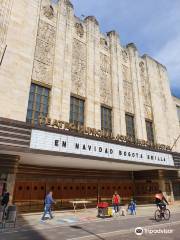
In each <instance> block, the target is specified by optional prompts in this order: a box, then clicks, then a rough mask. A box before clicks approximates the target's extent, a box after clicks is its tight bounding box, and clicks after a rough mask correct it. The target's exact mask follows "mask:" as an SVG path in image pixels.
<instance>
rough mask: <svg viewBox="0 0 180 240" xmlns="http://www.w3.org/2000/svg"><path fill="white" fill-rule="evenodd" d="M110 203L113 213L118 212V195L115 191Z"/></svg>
mask: <svg viewBox="0 0 180 240" xmlns="http://www.w3.org/2000/svg"><path fill="white" fill-rule="evenodd" d="M112 204H113V207H114V211H115V213H118V212H119V205H120V196H119V194H118V193H117V192H115V193H114V194H113V197H112Z"/></svg>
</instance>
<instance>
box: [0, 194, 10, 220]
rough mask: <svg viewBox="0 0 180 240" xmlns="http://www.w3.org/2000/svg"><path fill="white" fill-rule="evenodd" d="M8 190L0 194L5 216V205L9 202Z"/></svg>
mask: <svg viewBox="0 0 180 240" xmlns="http://www.w3.org/2000/svg"><path fill="white" fill-rule="evenodd" d="M9 196H10V194H9V192H7V190H5V191H4V193H3V195H2V200H1V206H2V207H3V216H4V217H5V216H6V214H7V205H8V203H9Z"/></svg>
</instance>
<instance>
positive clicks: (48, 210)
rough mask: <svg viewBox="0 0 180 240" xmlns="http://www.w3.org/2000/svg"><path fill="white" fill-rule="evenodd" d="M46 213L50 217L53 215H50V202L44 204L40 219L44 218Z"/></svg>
mask: <svg viewBox="0 0 180 240" xmlns="http://www.w3.org/2000/svg"><path fill="white" fill-rule="evenodd" d="M47 213H49V216H50V218H51V219H52V218H53V215H52V212H51V204H45V207H44V213H43V216H42V220H43V219H44V218H45V216H46V214H47Z"/></svg>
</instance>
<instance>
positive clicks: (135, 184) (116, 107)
mask: <svg viewBox="0 0 180 240" xmlns="http://www.w3.org/2000/svg"><path fill="white" fill-rule="evenodd" d="M0 13H1V14H0V24H1V28H0V195H1V194H2V192H3V190H4V189H5V188H6V189H7V190H8V191H9V192H10V193H11V201H12V202H14V203H16V204H17V205H18V206H19V208H20V209H21V210H23V211H34V210H39V209H41V208H42V205H43V199H44V196H45V194H46V192H47V191H48V190H53V193H54V198H55V199H56V200H57V202H58V205H57V207H58V208H65V207H70V203H69V201H71V200H75V199H81V200H82V199H83V200H84V199H86V200H89V201H91V205H93V206H94V205H96V204H97V202H99V201H111V197H112V194H113V192H114V191H115V190H116V191H118V192H119V194H120V196H121V198H122V202H123V203H126V202H127V201H129V200H130V198H132V197H134V198H135V199H136V200H137V202H138V203H152V202H153V198H154V194H155V193H156V192H157V191H158V190H159V189H161V190H162V191H163V192H164V194H165V195H166V197H167V199H168V200H169V201H170V202H171V203H174V201H177V200H180V140H179V135H180V125H179V119H178V113H177V110H176V107H177V101H179V100H178V99H177V98H176V101H175V98H173V97H172V95H171V91H170V86H169V80H168V75H167V69H166V67H165V66H163V65H162V64H160V63H159V62H157V61H156V60H154V59H153V58H151V57H150V56H148V55H146V54H145V55H143V56H140V54H139V53H138V49H137V47H136V46H135V44H134V43H129V44H127V45H126V46H122V44H121V40H120V36H119V35H118V33H117V32H116V31H114V30H113V31H109V32H108V33H107V34H103V33H101V32H100V28H99V23H98V21H97V19H96V18H95V17H94V16H87V17H85V18H83V19H80V18H78V17H76V16H75V15H74V7H73V5H72V4H71V2H70V1H69V0H60V1H58V2H57V3H56V4H55V3H52V2H51V1H49V0H42V1H40V0H34V1H28V0H19V1H13V0H8V1H5V0H3V1H1V3H0ZM114 17H115V16H114Z"/></svg>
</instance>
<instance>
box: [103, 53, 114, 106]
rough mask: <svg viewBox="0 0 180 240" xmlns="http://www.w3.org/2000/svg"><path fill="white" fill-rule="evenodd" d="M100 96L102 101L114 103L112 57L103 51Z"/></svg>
mask: <svg viewBox="0 0 180 240" xmlns="http://www.w3.org/2000/svg"><path fill="white" fill-rule="evenodd" d="M100 96H101V102H102V103H104V104H106V105H112V87H111V78H110V59H109V57H108V56H106V55H104V54H102V53H101V54H100Z"/></svg>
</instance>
